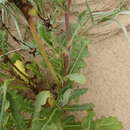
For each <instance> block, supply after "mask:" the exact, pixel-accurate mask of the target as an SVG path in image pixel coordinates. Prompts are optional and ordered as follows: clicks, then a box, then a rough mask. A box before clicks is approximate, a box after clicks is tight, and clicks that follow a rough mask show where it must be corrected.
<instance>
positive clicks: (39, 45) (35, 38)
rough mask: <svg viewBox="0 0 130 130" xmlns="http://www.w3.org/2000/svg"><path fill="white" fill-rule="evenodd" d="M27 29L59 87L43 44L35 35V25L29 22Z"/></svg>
mask: <svg viewBox="0 0 130 130" xmlns="http://www.w3.org/2000/svg"><path fill="white" fill-rule="evenodd" d="M29 27H30V31H31V33H32V36H33V39H34V40H35V42H36V44H37V47H38V49H39V51H40V53H41V55H42V57H43V59H44V60H45V63H46V65H47V66H48V68H49V70H50V72H51V74H52V76H53V78H54V80H55V82H56V84H57V85H58V86H60V81H59V79H58V78H57V75H56V72H55V70H54V68H53V66H52V64H51V63H50V62H49V59H48V56H47V54H46V51H45V48H44V46H43V45H44V44H43V42H42V40H41V39H40V38H39V36H38V35H37V32H36V27H35V24H34V23H31V22H30V24H29Z"/></svg>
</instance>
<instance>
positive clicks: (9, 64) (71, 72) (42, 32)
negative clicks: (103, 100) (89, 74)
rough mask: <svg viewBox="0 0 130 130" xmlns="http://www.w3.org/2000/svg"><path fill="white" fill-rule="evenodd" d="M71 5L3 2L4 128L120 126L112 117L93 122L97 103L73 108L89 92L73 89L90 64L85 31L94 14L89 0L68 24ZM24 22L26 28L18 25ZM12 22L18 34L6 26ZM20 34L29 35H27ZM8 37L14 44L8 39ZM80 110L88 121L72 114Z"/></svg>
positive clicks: (0, 107) (0, 121)
mask: <svg viewBox="0 0 130 130" xmlns="http://www.w3.org/2000/svg"><path fill="white" fill-rule="evenodd" d="M71 3H72V1H71V0H67V1H64V0H49V1H46V0H44V1H43V0H30V1H28V0H19V1H17V0H2V1H0V8H1V12H0V13H1V14H2V15H1V18H0V21H1V31H0V52H1V56H0V60H1V63H0V84H1V87H0V90H1V91H0V99H1V100H0V130H13V129H17V130H83V129H85V128H87V129H89V130H120V129H121V128H122V125H121V123H120V122H119V121H118V120H117V119H116V118H114V117H108V118H105V117H103V118H101V119H95V113H94V112H93V108H94V105H93V104H74V101H75V100H76V101H77V99H78V98H79V97H80V96H81V95H82V94H84V93H86V92H87V90H88V89H86V88H75V87H74V86H75V85H74V83H79V84H83V83H85V77H84V76H83V75H82V74H81V73H80V70H81V68H83V67H85V66H86V64H85V61H84V58H85V57H86V56H87V54H88V50H87V45H88V44H89V42H90V41H89V40H88V39H87V38H86V37H85V36H83V35H81V31H82V28H83V27H84V26H85V24H86V23H87V22H88V21H89V20H92V22H93V24H94V16H93V14H92V12H91V9H90V8H89V5H88V3H87V1H86V4H87V9H86V10H85V11H83V12H81V13H80V14H79V16H78V18H77V19H76V20H75V21H74V22H70V20H69V17H70V7H71ZM42 7H44V8H42ZM18 16H21V17H18ZM10 18H11V19H10ZM21 19H22V20H23V21H26V22H25V24H23V25H20V20H21ZM102 19H103V18H102ZM12 21H14V24H13V25H12V26H15V27H16V31H17V33H18V36H15V35H14V34H13V33H12V32H11V31H10V28H9V27H8V26H9V25H10V23H11V22H12ZM59 21H60V22H59ZM61 25H62V26H63V25H64V27H62V26H61ZM22 27H24V28H22ZM21 28H22V29H21ZM64 28H65V29H64ZM22 31H23V32H24V31H25V32H27V34H25V36H23V35H24V33H22ZM26 35H29V38H27V39H26ZM31 35H32V38H31ZM8 37H11V38H12V39H11V40H13V42H12V41H11V40H8V41H7V40H6V39H7V38H8ZM14 42H15V43H16V44H18V46H17V48H15V46H14ZM12 43H13V44H12ZM11 49H13V50H11ZM24 53H26V55H25V54H24ZM30 53H31V54H30ZM9 54H10V55H9ZM36 58H38V60H36ZM72 102H73V104H72ZM76 111H77V112H79V111H84V112H86V117H85V118H84V119H83V120H81V121H77V119H76V118H75V116H74V115H73V114H72V115H71V114H70V113H69V112H76Z"/></svg>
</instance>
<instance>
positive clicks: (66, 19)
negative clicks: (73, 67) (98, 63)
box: [63, 0, 72, 75]
mask: <svg viewBox="0 0 130 130" xmlns="http://www.w3.org/2000/svg"><path fill="white" fill-rule="evenodd" d="M71 2H72V0H67V8H66V9H65V16H64V17H65V32H66V39H67V41H69V39H70V37H71V34H70V31H69V22H70V21H69V12H70V5H71ZM63 58H64V75H66V74H67V73H68V68H69V53H68V51H66V52H64V54H63Z"/></svg>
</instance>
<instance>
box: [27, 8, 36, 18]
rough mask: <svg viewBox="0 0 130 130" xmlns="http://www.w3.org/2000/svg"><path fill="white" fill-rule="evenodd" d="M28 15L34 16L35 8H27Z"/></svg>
mask: <svg viewBox="0 0 130 130" xmlns="http://www.w3.org/2000/svg"><path fill="white" fill-rule="evenodd" d="M28 15H29V16H36V10H35V9H34V8H30V9H29V10H28Z"/></svg>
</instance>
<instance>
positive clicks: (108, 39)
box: [77, 0, 130, 130]
mask: <svg viewBox="0 0 130 130" xmlns="http://www.w3.org/2000/svg"><path fill="white" fill-rule="evenodd" d="M101 2H102V4H101ZM118 2H119V1H118ZM77 3H78V4H79V6H80V7H81V6H82V1H80V0H78V2H77ZM94 3H95V4H94ZM96 3H98V4H96ZM91 4H92V5H93V6H92V8H93V9H96V10H102V9H106V10H112V9H113V8H115V7H116V6H117V5H118V4H119V3H117V1H115V0H106V1H105V2H103V1H101V0H93V2H91ZM102 7H103V8H102ZM117 19H118V21H119V22H120V23H121V24H122V25H124V26H125V27H127V29H128V32H129V24H130V15H125V16H124V15H121V16H119V17H117ZM128 36H130V33H128ZM89 38H90V39H91V40H92V43H91V44H90V45H89V56H88V58H87V59H86V62H87V67H86V68H85V69H84V73H85V75H86V78H87V82H86V84H85V85H84V86H83V87H87V88H90V90H89V91H88V93H87V94H85V95H84V96H83V97H82V98H81V102H83V103H86V102H92V103H94V104H95V106H96V107H95V111H96V113H97V116H98V117H100V116H103V115H104V116H116V117H117V118H118V119H119V120H121V121H122V122H123V125H124V128H123V129H122V130H130V44H129V43H128V39H127V38H126V37H125V35H124V33H123V31H122V30H121V29H120V27H119V26H118V25H117V24H116V23H110V24H108V25H106V26H103V25H100V26H97V27H94V29H92V30H91V31H90V32H89ZM129 38H130V37H129Z"/></svg>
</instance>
